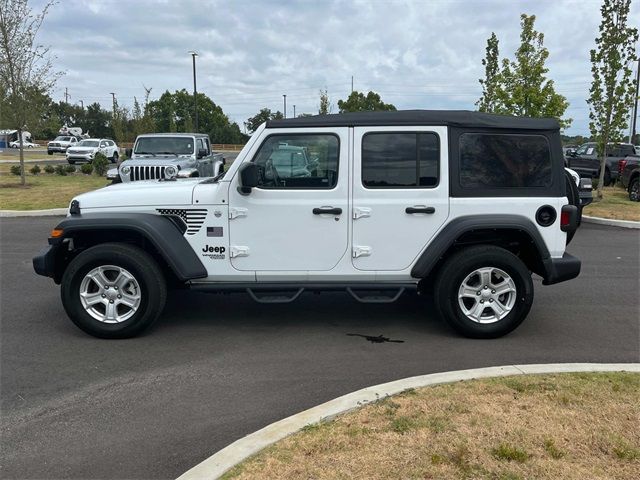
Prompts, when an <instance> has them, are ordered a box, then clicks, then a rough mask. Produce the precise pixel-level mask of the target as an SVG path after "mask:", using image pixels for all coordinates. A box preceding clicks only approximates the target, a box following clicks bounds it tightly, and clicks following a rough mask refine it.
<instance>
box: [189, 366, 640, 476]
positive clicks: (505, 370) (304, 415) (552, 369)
mask: <svg viewBox="0 0 640 480" xmlns="http://www.w3.org/2000/svg"><path fill="white" fill-rule="evenodd" d="M619 371H628V372H638V373H640V363H552V364H535V365H506V366H502V367H488V368H475V369H471V370H457V371H453V372H444V373H434V374H430V375H420V376H417V377H409V378H405V379H402V380H396V381H394V382H389V383H382V384H380V385H375V386H372V387H367V388H363V389H362V390H357V391H355V392H352V393H349V394H347V395H343V396H342V397H338V398H335V399H333V400H329V401H328V402H326V403H323V404H321V405H318V406H316V407H313V408H310V409H309V410H305V411H303V412H300V413H297V414H295V415H292V416H290V417H288V418H285V419H283V420H280V421H278V422H275V423H272V424H271V425H267V426H266V427H264V428H262V429H260V430H258V431H257V432H254V433H251V434H249V435H247V436H245V437H243V438H241V439H239V440H236V441H235V442H233V443H232V444H231V445H229V446H227V447H225V448H223V449H222V450H220V451H219V452H217V453H215V454H214V455H212V456H211V457H209V458H207V459H206V460H204V461H203V462H201V463H199V464H198V465H196V466H195V467H193V468H191V469H190V470H188V471H187V472H185V473H183V474H182V475H180V477H178V480H203V479H207V480H209V479H211V480H213V479H216V478H219V477H220V476H222V475H223V474H224V473H225V472H227V471H228V470H229V469H231V468H232V467H234V466H235V465H237V464H238V463H240V462H242V461H243V460H245V459H247V458H248V457H250V456H252V455H255V454H256V453H258V452H259V451H260V450H262V449H264V448H266V447H268V446H269V445H272V444H274V443H275V442H277V441H279V440H282V439H283V438H285V437H287V436H289V435H291V434H293V433H296V432H297V431H299V430H301V429H302V428H303V427H305V426H307V425H310V424H313V423H319V422H322V421H327V420H331V419H332V418H334V417H335V416H336V415H340V414H343V413H346V412H349V411H350V410H354V409H356V408H358V407H362V406H364V405H367V404H369V403H371V402H375V401H377V400H379V399H381V398H384V397H387V396H389V395H395V394H397V393H400V392H403V391H405V390H408V389H410V388H420V387H426V386H429V385H440V384H443V383H452V382H459V381H463V380H474V379H479V378H489V377H505V376H510V375H528V374H544V373H574V372H619Z"/></svg>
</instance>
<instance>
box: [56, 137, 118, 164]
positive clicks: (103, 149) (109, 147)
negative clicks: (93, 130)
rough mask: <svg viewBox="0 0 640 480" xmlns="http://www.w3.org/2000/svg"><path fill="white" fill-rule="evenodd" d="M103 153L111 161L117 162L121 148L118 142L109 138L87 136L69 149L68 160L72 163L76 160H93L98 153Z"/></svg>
mask: <svg viewBox="0 0 640 480" xmlns="http://www.w3.org/2000/svg"><path fill="white" fill-rule="evenodd" d="M98 152H100V153H102V154H104V156H105V157H107V158H108V159H109V160H110V161H111V163H116V162H117V161H118V158H119V148H118V146H117V145H116V142H114V141H113V140H110V139H108V138H87V139H86V140H82V141H81V142H79V143H78V144H77V145H75V146H73V147H69V149H68V150H67V162H69V163H70V164H71V165H73V164H75V163H76V162H91V161H92V160H93V158H94V157H95V155H96V153H98Z"/></svg>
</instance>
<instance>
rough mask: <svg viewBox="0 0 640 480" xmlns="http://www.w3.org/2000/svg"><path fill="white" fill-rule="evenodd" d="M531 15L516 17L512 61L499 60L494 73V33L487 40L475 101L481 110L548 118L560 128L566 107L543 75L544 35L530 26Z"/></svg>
mask: <svg viewBox="0 0 640 480" xmlns="http://www.w3.org/2000/svg"><path fill="white" fill-rule="evenodd" d="M535 21H536V17H535V15H526V14H522V15H521V16H520V26H521V27H522V30H521V32H520V47H519V48H518V50H516V53H515V60H509V59H507V58H504V59H502V68H501V70H500V72H498V73H496V70H495V69H496V65H495V62H496V60H497V56H498V39H497V37H495V35H494V34H492V35H491V37H489V39H488V40H487V57H486V58H485V60H483V62H482V64H483V65H485V75H486V76H485V79H484V80H481V81H480V83H481V84H482V86H483V96H482V97H481V98H480V100H478V103H477V104H476V105H478V107H479V108H480V109H481V111H486V112H490V113H501V114H505V115H516V116H524V117H552V118H556V119H558V121H559V122H560V125H561V127H562V128H567V127H568V126H569V125H570V124H571V119H570V118H567V119H563V118H562V116H563V115H564V112H565V111H566V110H567V107H568V106H569V102H568V101H567V99H566V98H565V97H564V96H562V95H560V94H559V93H557V92H556V91H555V87H554V83H553V80H549V79H548V78H547V73H548V72H549V69H548V68H547V67H546V66H545V62H546V60H547V59H548V58H549V50H547V49H546V48H545V47H544V34H542V33H540V32H538V31H536V30H535V29H534V24H535Z"/></svg>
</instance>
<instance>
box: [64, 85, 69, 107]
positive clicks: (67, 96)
mask: <svg viewBox="0 0 640 480" xmlns="http://www.w3.org/2000/svg"><path fill="white" fill-rule="evenodd" d="M64 103H69V89H68V88H67V87H64Z"/></svg>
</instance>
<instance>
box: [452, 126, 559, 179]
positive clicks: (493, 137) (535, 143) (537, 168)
mask: <svg viewBox="0 0 640 480" xmlns="http://www.w3.org/2000/svg"><path fill="white" fill-rule="evenodd" d="M459 142H460V144H459V147H460V171H459V181H460V186H461V187H462V188H463V189H478V188H535V187H548V186H550V185H551V183H552V181H553V169H552V162H551V149H550V147H549V142H548V141H547V139H546V138H545V137H544V136H541V135H518V134H492V133H464V134H462V135H460V140H459Z"/></svg>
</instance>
